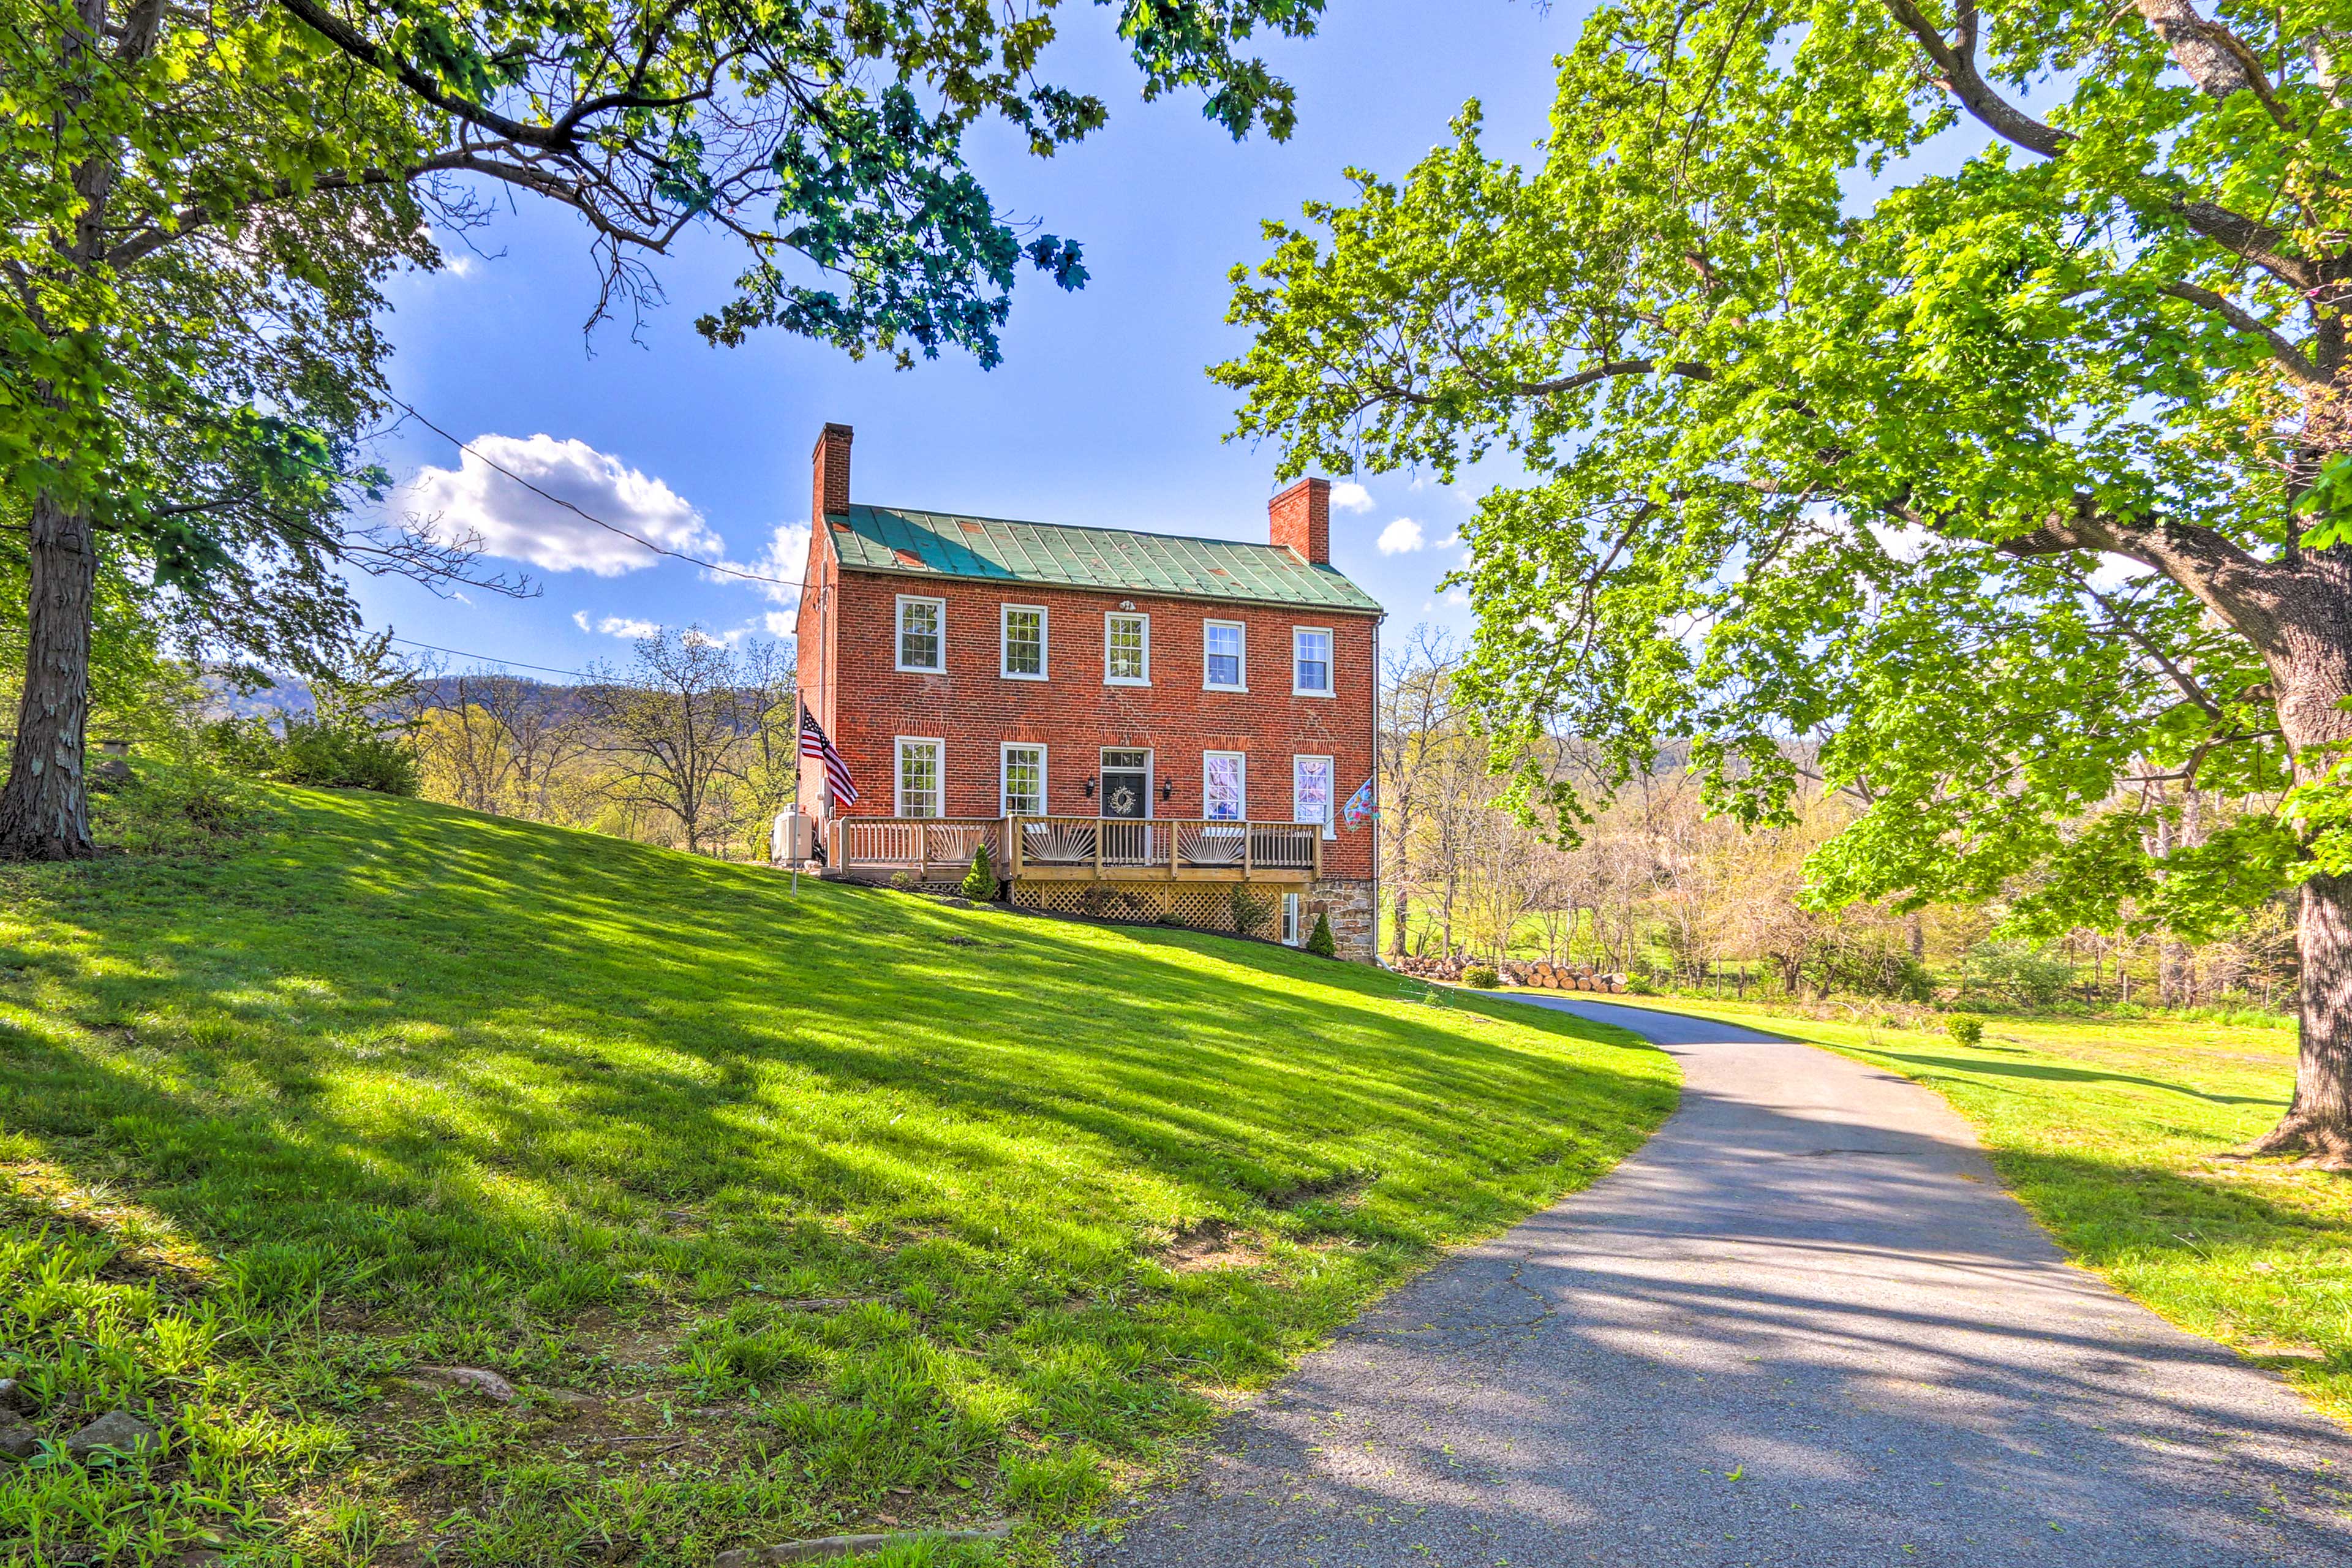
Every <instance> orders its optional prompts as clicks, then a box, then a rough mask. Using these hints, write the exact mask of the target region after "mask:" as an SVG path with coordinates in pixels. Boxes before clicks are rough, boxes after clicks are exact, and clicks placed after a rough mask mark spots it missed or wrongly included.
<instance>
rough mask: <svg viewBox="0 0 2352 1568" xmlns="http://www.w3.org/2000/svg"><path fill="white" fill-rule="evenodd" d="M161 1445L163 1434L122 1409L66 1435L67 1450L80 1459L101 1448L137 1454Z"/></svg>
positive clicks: (108, 1413) (87, 1457)
mask: <svg viewBox="0 0 2352 1568" xmlns="http://www.w3.org/2000/svg"><path fill="white" fill-rule="evenodd" d="M160 1447H163V1438H162V1437H161V1436H159V1435H158V1434H157V1433H156V1431H155V1428H153V1427H152V1426H148V1425H147V1423H145V1422H144V1421H142V1420H140V1419H139V1417H137V1416H136V1415H130V1414H129V1413H127V1412H125V1411H121V1410H110V1411H108V1412H107V1413H106V1414H105V1415H101V1416H100V1417H99V1418H98V1419H97V1420H95V1421H93V1422H91V1423H90V1424H89V1426H85V1427H83V1428H82V1429H81V1430H80V1431H79V1432H76V1433H75V1434H74V1435H73V1436H70V1437H68V1438H67V1439H66V1452H67V1453H68V1454H69V1455H71V1456H72V1457H73V1458H77V1459H81V1460H87V1459H89V1457H90V1456H91V1455H93V1454H95V1453H97V1452H98V1451H99V1450H100V1449H101V1448H112V1449H115V1450H116V1451H118V1452H120V1453H124V1454H136V1453H138V1452H140V1451H141V1450H142V1449H144V1448H160Z"/></svg>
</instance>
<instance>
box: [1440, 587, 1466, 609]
mask: <svg viewBox="0 0 2352 1568" xmlns="http://www.w3.org/2000/svg"><path fill="white" fill-rule="evenodd" d="M1445 602H1446V603H1447V604H1449V605H1453V606H1454V608H1455V609H1466V608H1467V607H1468V606H1469V604H1470V595H1468V594H1466V593H1465V592H1464V591H1463V590H1461V589H1460V588H1455V589H1452V590H1450V591H1449V592H1448V593H1447V594H1446V595H1445Z"/></svg>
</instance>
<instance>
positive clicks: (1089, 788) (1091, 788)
mask: <svg viewBox="0 0 2352 1568" xmlns="http://www.w3.org/2000/svg"><path fill="white" fill-rule="evenodd" d="M1078 793H1079V794H1081V795H1085V796H1086V797H1087V799H1088V800H1092V799H1094V797H1095V776H1094V774H1092V773H1088V774H1087V782H1086V783H1084V784H1080V785H1079V786H1078Z"/></svg>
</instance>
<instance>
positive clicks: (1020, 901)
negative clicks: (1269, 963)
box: [1013, 882, 1282, 937]
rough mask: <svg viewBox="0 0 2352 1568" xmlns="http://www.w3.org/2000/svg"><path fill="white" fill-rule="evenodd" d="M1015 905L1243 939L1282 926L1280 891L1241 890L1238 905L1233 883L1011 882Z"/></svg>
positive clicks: (1272, 934) (1267, 934)
mask: <svg viewBox="0 0 2352 1568" xmlns="http://www.w3.org/2000/svg"><path fill="white" fill-rule="evenodd" d="M1013 902H1014V903H1015V904H1017V905H1019V906H1020V907H1021V908H1023V909H1024V910H1045V912H1046V913H1047V914H1055V915H1087V916H1090V917H1092V918H1093V919H1096V920H1105V921H1137V922H1139V923H1141V924H1157V925H1180V926H1190V927H1192V929H1193V930H1195V931H1239V932H1240V933H1241V934H1242V935H1244V936H1262V937H1276V936H1279V935H1280V934H1281V927H1282V894H1281V892H1280V890H1278V889H1276V890H1271V891H1244V894H1243V895H1242V899H1241V900H1235V899H1234V888H1233V884H1231V883H1207V884H1203V883H1198V882H1193V883H1186V882H1175V883H1169V882H1015V883H1013Z"/></svg>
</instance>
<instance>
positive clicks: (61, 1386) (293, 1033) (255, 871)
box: [0, 791, 1674, 1564]
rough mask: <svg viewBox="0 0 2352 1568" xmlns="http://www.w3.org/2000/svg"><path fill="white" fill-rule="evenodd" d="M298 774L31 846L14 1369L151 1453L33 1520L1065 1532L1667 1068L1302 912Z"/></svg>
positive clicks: (4, 1371) (698, 1540) (10, 1250)
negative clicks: (1057, 1528)
mask: <svg viewBox="0 0 2352 1568" xmlns="http://www.w3.org/2000/svg"><path fill="white" fill-rule="evenodd" d="M272 799H273V803H274V804H273V805H271V806H270V808H269V816H270V822H269V825H268V827H267V828H266V830H265V831H263V832H262V833H261V834H259V835H258V836H257V837H254V838H252V839H250V840H248V841H247V842H246V843H245V844H244V845H242V846H241V847H236V849H235V850H234V851H233V852H231V853H229V854H226V855H225V856H222V857H220V858H215V859H212V860H187V861H178V862H165V861H155V860H146V861H140V860H131V859H121V858H118V859H114V860H111V861H108V862H103V863H100V864H99V865H96V866H91V867H82V868H12V869H9V870H7V871H5V872H0V900H5V903H0V1129H5V1131H0V1173H5V1177H6V1181H5V1194H0V1197H5V1204H6V1205H7V1207H6V1213H5V1231H0V1345H5V1346H6V1347H7V1348H6V1349H5V1351H0V1363H5V1364H0V1376H9V1375H14V1376H16V1377H18V1378H20V1379H22V1380H23V1381H24V1383H25V1384H26V1387H27V1389H28V1390H29V1391H30V1394H31V1396H32V1397H31V1399H30V1403H31V1404H32V1405H33V1406H34V1412H33V1415H32V1419H33V1420H34V1421H35V1422H36V1423H37V1425H39V1426H41V1428H42V1430H43V1431H44V1433H46V1434H48V1435H51V1436H56V1435H58V1434H61V1433H62V1432H63V1431H65V1430H67V1429H68V1427H69V1426H72V1425H76V1424H78V1422H77V1418H76V1417H75V1416H74V1415H70V1414H68V1405H70V1406H72V1407H73V1408H74V1409H76V1410H78V1411H79V1412H80V1413H82V1414H81V1416H80V1418H81V1419H86V1418H87V1415H88V1414H89V1413H92V1412H95V1411H98V1410H101V1409H108V1408H121V1409H125V1410H128V1411H130V1412H131V1413H132V1414H135V1415H140V1416H141V1417H142V1419H146V1420H149V1421H152V1423H154V1424H155V1425H156V1426H158V1427H159V1428H160V1429H161V1430H162V1431H163V1434H164V1436H165V1438H166V1440H167V1441H168V1444H169V1449H168V1452H167V1454H166V1456H165V1458H164V1460H163V1462H162V1463H161V1464H158V1465H156V1466H154V1467H152V1468H145V1469H142V1468H139V1467H136V1466H130V1467H123V1468H97V1469H90V1470H85V1469H83V1468H80V1467H79V1466H75V1465H69V1464H58V1463H46V1462H42V1463H37V1466H36V1468H33V1469H31V1470H29V1471H18V1472H16V1473H15V1474H12V1475H10V1476H8V1477H7V1479H6V1481H5V1484H0V1556H6V1555H9V1554H10V1553H14V1554H16V1556H18V1557H21V1558H23V1559H24V1560H26V1561H30V1562H44V1561H46V1562H62V1561H67V1560H68V1558H69V1556H71V1555H73V1553H71V1552H68V1548H75V1549H80V1548H94V1549H96V1551H97V1552H100V1553H104V1552H112V1553H113V1554H114V1555H113V1556H112V1557H111V1558H103V1557H102V1558H101V1560H107V1561H118V1562H123V1563H129V1562H134V1561H147V1560H151V1557H152V1556H160V1555H161V1554H162V1553H163V1552H167V1551H172V1550H179V1549H184V1548H185V1547H186V1546H187V1545H189V1544H190V1543H192V1542H204V1541H205V1540H206V1539H208V1538H214V1539H217V1540H220V1541H223V1542H243V1543H244V1545H243V1546H242V1547H241V1548H240V1554H239V1556H238V1558H237V1560H238V1561H240V1562H245V1561H252V1562H288V1563H290V1562H291V1561H292V1557H293V1553H294V1552H296V1551H298V1550H299V1551H300V1552H302V1553H304V1554H305V1555H304V1560H305V1561H306V1562H309V1563H337V1562H350V1563H360V1562H366V1561H371V1560H380V1561H385V1562H397V1561H413V1560H414V1559H413V1557H411V1556H410V1553H411V1552H414V1551H415V1550H417V1549H420V1548H422V1547H423V1546H425V1545H426V1544H428V1543H431V1544H435V1545H436V1549H437V1551H438V1552H439V1560H440V1561H443V1562H472V1563H502V1564H504V1563H557V1562H564V1561H584V1560H587V1554H588V1553H589V1552H591V1551H592V1550H602V1549H604V1547H605V1545H606V1543H614V1544H618V1543H634V1544H635V1547H636V1548H637V1549H638V1550H639V1552H640V1553H641V1555H640V1556H639V1557H638V1559H637V1560H638V1561H642V1562H645V1563H654V1564H661V1563H692V1562H699V1561H705V1560H707V1559H708V1558H709V1555H710V1554H711V1553H712V1552H714V1551H716V1550H717V1549H719V1548H720V1547H724V1546H730V1545H735V1544H741V1543H760V1542H773V1541H780V1540H784V1539H788V1538H792V1537H795V1536H803V1535H816V1534H824V1533H828V1532H833V1531H842V1530H856V1529H862V1530H887V1529H891V1528H898V1527H913V1526H918V1525H924V1524H939V1525H946V1524H951V1523H957V1522H970V1521H981V1520H985V1519H989V1518H992V1517H995V1516H999V1515H1003V1514H1008V1513H1009V1514H1013V1515H1018V1516H1023V1517H1025V1518H1028V1519H1031V1520H1034V1521H1043V1522H1044V1523H1045V1524H1048V1525H1050V1524H1052V1523H1054V1522H1056V1521H1063V1520H1066V1519H1068V1518H1070V1517H1072V1516H1074V1515H1075V1514H1077V1513H1080V1512H1083V1511H1084V1510H1086V1509H1087V1507H1088V1506H1089V1505H1090V1504H1091V1503H1092V1502H1093V1501H1094V1500H1096V1499H1097V1496H1099V1495H1100V1494H1101V1493H1102V1491H1103V1490H1104V1489H1105V1488H1106V1487H1108V1486H1109V1485H1112V1484H1114V1483H1116V1482H1118V1481H1119V1480H1121V1479H1128V1478H1129V1477H1131V1476H1133V1475H1136V1474H1139V1473H1142V1472H1143V1471H1144V1470H1146V1469H1148V1468H1150V1467H1151V1466H1152V1465H1153V1464H1154V1463H1155V1462H1157V1461H1158V1460H1160V1458H1163V1457H1164V1456H1165V1454H1166V1451H1167V1450H1166V1445H1167V1443H1168V1442H1169V1440H1170V1439H1171V1438H1172V1437H1175V1436H1179V1435H1181V1434H1184V1433H1187V1432H1189V1431H1192V1430H1194V1429H1196V1428H1197V1427H1198V1426H1200V1425H1201V1423H1202V1420H1203V1419H1204V1418H1205V1417H1206V1416H1207V1415H1210V1414H1211V1413H1212V1412H1213V1410H1214V1409H1215V1408H1216V1407H1217V1405H1218V1403H1219V1400H1220V1398H1221V1397H1222V1394H1223V1391H1224V1390H1226V1389H1229V1388H1232V1387H1236V1386H1242V1385H1247V1384H1254V1383H1257V1382H1261V1381H1263V1380H1264V1379H1265V1378H1267V1377H1268V1376H1270V1375H1271V1374H1273V1373H1275V1372H1276V1371H1277V1370H1279V1369H1280V1368H1281V1367H1282V1366H1284V1365H1285V1364H1286V1363H1287V1362H1288V1361H1289V1360H1290V1359H1292V1358H1294V1357H1295V1356H1296V1355H1297V1353H1298V1352H1300V1351H1301V1350H1303V1349H1305V1348H1306V1347H1307V1345H1308V1344H1310V1343H1311V1342H1314V1341H1315V1340H1316V1339H1317V1338H1318V1336H1320V1335H1321V1334H1323V1333H1325V1332H1326V1331H1328V1330H1329V1329H1330V1328H1332V1327H1333V1326H1334V1325H1336V1324H1338V1323H1339V1322H1341V1321H1345V1320H1346V1319H1347V1318H1348V1317H1349V1315H1351V1314H1352V1313H1353V1312H1355V1311H1356V1310H1358V1309H1359V1308H1360V1307H1361V1306H1362V1305H1363V1304H1364V1303H1365V1302H1366V1301H1367V1300H1370V1298H1371V1297H1372V1296H1373V1295H1375V1294H1377V1293H1378V1292H1379V1291H1381V1289H1385V1288H1387V1287H1388V1286H1390V1285H1391V1284H1393V1283H1394V1282H1395V1281H1396V1280H1397V1279H1399V1278H1401V1277H1402V1275H1404V1274H1405V1273H1407V1272H1409V1271H1410V1270H1412V1269H1413V1268H1416V1267H1417V1266H1419V1265H1421V1264H1422V1263H1423V1262H1425V1261H1427V1260H1428V1259H1429V1258H1431V1257H1432V1255H1433V1250H1434V1249H1435V1248H1437V1247H1442V1246H1444V1245H1446V1244H1448V1243H1453V1242H1457V1241H1462V1240H1465V1239H1468V1238H1471V1237H1476V1236H1480V1235H1483V1234H1486V1233H1489V1232H1492V1231H1494V1230H1496V1229H1497V1228H1499V1227H1501V1226H1505V1225H1507V1224H1508V1223H1509V1222H1510V1221H1512V1220H1515V1219H1517V1218H1518V1217H1519V1216H1521V1215H1525V1214H1527V1213H1528V1212H1529V1211H1531V1210H1533V1209H1534V1208H1536V1207H1538V1205H1542V1204H1544V1203H1546V1202H1547V1201H1549V1200H1550V1199H1551V1198H1553V1197H1555V1196H1557V1195H1558V1194H1560V1193H1561V1192H1563V1191H1565V1190H1568V1189H1570V1188H1573V1187H1576V1186H1579V1185H1581V1184H1584V1183H1586V1182H1589V1181H1590V1180H1591V1179H1592V1178H1593V1177H1594V1176H1595V1175H1596V1174H1598V1173H1600V1172H1601V1171H1602V1170H1604V1169H1606V1168H1607V1167H1608V1166H1609V1165H1610V1164H1612V1163H1613V1162H1615V1161H1616V1160H1617V1159H1618V1158H1619V1157H1621V1156H1622V1154H1623V1153H1625V1152H1627V1151H1628V1150H1630V1149H1631V1148H1633V1146H1634V1145H1635V1144H1636V1143H1638V1142H1639V1141H1640V1140H1641V1138H1642V1137H1643V1134H1644V1133H1645V1132H1646V1131H1648V1130H1649V1129H1650V1128H1652V1127H1654V1125H1655V1124H1656V1123H1657V1121H1659V1120H1661V1119H1662V1118H1663V1117H1664V1114H1665V1112H1666V1111H1667V1110H1668V1109H1669V1108H1670V1107H1671V1104H1672V1102H1673V1099H1674V1088H1673V1080H1672V1076H1671V1068H1670V1067H1669V1065H1668V1064H1667V1062H1666V1061H1665V1059H1664V1058H1663V1057H1661V1056H1659V1055H1657V1054H1656V1053H1654V1052H1652V1051H1650V1050H1647V1049H1645V1048H1641V1047H1636V1046H1634V1045H1633V1043H1632V1042H1631V1040H1630V1037H1625V1036H1622V1035H1619V1034H1616V1033H1614V1032H1612V1031H1608V1030H1604V1029H1601V1028H1598V1027H1593V1026H1580V1025H1578V1024H1575V1023H1574V1022H1572V1021H1566V1020H1561V1019H1559V1018H1555V1017H1552V1016H1522V1010H1520V1009H1517V1008H1516V1007H1514V1006H1513V1005H1511V1004H1508V1003H1480V1002H1454V1003H1452V1004H1451V1005H1444V1006H1432V1005H1426V1004H1424V1003H1423V1002H1419V1001H1415V1000H1412V997H1411V996H1408V995H1407V994H1406V992H1407V991H1408V989H1409V990H1410V992H1411V993H1412V996H1418V995H1420V994H1423V992H1424V990H1425V988H1424V987H1421V986H1419V985H1413V986H1411V987H1410V988H1408V987H1406V986H1405V985H1403V984H1402V983H1401V982H1399V981H1398V980H1397V979H1395V978H1394V977H1391V976H1387V975H1383V974H1381V973H1377V972H1373V971H1370V970H1365V969H1360V968H1358V967H1356V966H1352V965H1339V964H1332V963H1324V962H1320V961H1318V960H1315V959H1312V958H1308V957H1305V956H1303V955H1299V954H1296V953H1291V952H1285V951H1282V950H1280V949H1276V948H1270V947H1265V946H1257V945H1249V944H1241V943H1235V942H1228V941H1221V940H1218V939H1215V938H1211V937H1204V936H1193V935H1188V934H1183V933H1177V932H1161V931H1126V930H1117V929H1103V928H1093V927H1082V926H1073V925H1066V924H1060V923H1055V922H1051V921H1042V920H1035V919H1025V918H1022V917H1019V916H1014V915H1008V914H1004V913H1001V912H996V911H990V910H956V909H951V908H948V907H945V906H943V905H940V904H938V903H934V902H930V901H927V900H919V899H914V898H909V897H906V896H903V895H898V894H892V893H887V892H878V891H863V890H856V889H844V888H838V887H832V886H826V885H821V884H818V883H815V882H814V881H811V880H803V883H802V886H801V891H800V893H799V895H798V897H797V898H794V897H793V896H791V895H789V894H788V893H787V891H786V889H785V886H784V883H783V881H782V879H781V878H779V877H776V876H773V875H771V874H769V873H766V872H764V871H761V870H755V869H750V868H737V867H729V866H723V865H719V864H716V863H713V862H709V861H703V860H694V859H689V858H685V857H682V856H678V855H674V854H670V853H667V852H665V851H659V850H654V849H649V848H646V847H640V846H635V845H631V844H627V843H623V842H620V841H617V840H613V839H606V838H600V837H593V836H587V835H580V834H572V833H566V832H562V831H560V830H556V829H550V828H543V827H538V826H531V825H529V824H524V823H519V822H513V821H505V820H499V819H495V818H488V817H480V816H472V815H469V814H467V813H463V812H459V811H456V810H452V809H449V808H446V807H438V806H432V805H422V804H418V803H415V802H394V801H386V800H382V799H374V798H362V797H356V796H342V795H330V794H321V793H314V792H304V791H286V792H282V793H279V794H277V795H274V796H273V797H272ZM1505 1010H1507V1013H1506V1012H1505ZM1498 1014H1503V1015H1504V1016H1496V1015H1498ZM1506 1017H1507V1020H1508V1021H1505V1018H1506ZM452 1368H475V1369H483V1370H487V1371H490V1372H494V1373H499V1375H500V1376H501V1377H503V1378H504V1379H506V1380H508V1381H509V1382H510V1383H512V1384H514V1385H516V1386H517V1387H518V1388H519V1389H520V1395H519V1396H518V1397H516V1398H514V1399H513V1400H511V1401H510V1402H505V1403H501V1402H499V1401H498V1400H496V1399H494V1398H492V1397H489V1396H488V1394H485V1393H483V1392H482V1391H481V1388H480V1386H479V1385H478V1384H469V1383H468V1382H467V1380H466V1379H464V1378H460V1377H457V1376H454V1375H453V1374H452V1373H450V1372H448V1371H447V1370H446V1369H452ZM436 1369H442V1370H436ZM1038 1533H1039V1532H1038V1531H1034V1530H1032V1531H1029V1532H1027V1534H1026V1535H1025V1536H1024V1538H1023V1539H1022V1540H1021V1541H1017V1542H1016V1543H1015V1546H1014V1548H1013V1550H1014V1552H1015V1553H1016V1555H1023V1554H1031V1553H1034V1552H1035V1551H1037V1550H1038V1547H1037V1545H1036V1541H1037V1536H1038Z"/></svg>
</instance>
